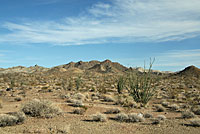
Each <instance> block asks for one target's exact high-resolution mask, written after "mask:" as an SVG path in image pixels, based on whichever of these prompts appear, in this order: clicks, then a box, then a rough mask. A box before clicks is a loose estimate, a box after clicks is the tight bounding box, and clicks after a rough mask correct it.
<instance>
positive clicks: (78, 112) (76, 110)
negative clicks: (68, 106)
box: [73, 108, 86, 115]
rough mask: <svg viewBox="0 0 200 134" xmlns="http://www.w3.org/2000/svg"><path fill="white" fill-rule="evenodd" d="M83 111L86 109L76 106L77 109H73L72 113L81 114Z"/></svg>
mask: <svg viewBox="0 0 200 134" xmlns="http://www.w3.org/2000/svg"><path fill="white" fill-rule="evenodd" d="M85 112H86V110H85V109H84V108H77V109H74V111H73V113H74V114H80V115H83V114H84V113H85Z"/></svg>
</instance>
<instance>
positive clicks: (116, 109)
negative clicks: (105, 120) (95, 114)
mask: <svg viewBox="0 0 200 134" xmlns="http://www.w3.org/2000/svg"><path fill="white" fill-rule="evenodd" d="M120 112H121V111H120V109H119V108H111V109H108V110H106V112H105V113H106V114H118V113H120Z"/></svg>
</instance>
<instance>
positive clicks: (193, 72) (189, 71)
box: [176, 66, 200, 78]
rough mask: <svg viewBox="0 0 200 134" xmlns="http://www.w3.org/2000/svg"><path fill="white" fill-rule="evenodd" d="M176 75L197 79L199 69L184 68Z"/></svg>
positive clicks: (199, 74)
mask: <svg viewBox="0 0 200 134" xmlns="http://www.w3.org/2000/svg"><path fill="white" fill-rule="evenodd" d="M176 75H179V76H185V77H191V76H194V77H198V78H200V69H199V68H197V67H195V66H189V67H186V68H185V69H184V70H182V71H180V72H178V73H177V74H176Z"/></svg>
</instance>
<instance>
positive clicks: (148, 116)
mask: <svg viewBox="0 0 200 134" xmlns="http://www.w3.org/2000/svg"><path fill="white" fill-rule="evenodd" d="M144 118H153V115H152V114H151V113H145V114H144Z"/></svg>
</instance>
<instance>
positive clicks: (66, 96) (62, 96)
mask: <svg viewBox="0 0 200 134" xmlns="http://www.w3.org/2000/svg"><path fill="white" fill-rule="evenodd" d="M60 98H61V99H69V98H70V95H69V94H66V95H64V94H61V95H60Z"/></svg>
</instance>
